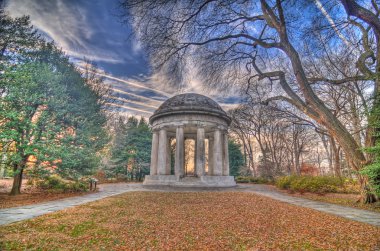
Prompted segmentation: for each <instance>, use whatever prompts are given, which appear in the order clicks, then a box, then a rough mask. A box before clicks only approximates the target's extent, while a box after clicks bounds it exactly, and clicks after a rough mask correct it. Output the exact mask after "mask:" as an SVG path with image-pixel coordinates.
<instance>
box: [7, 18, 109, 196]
mask: <svg viewBox="0 0 380 251" xmlns="http://www.w3.org/2000/svg"><path fill="white" fill-rule="evenodd" d="M0 21H1V29H0V34H3V33H4V34H7V36H10V37H12V38H9V37H1V36H0V37H1V38H0V50H2V51H1V55H0V59H1V69H0V70H1V73H0V74H1V78H0V146H1V147H2V148H3V147H5V146H7V147H8V148H9V150H7V152H6V153H3V154H6V155H7V156H6V160H7V163H5V165H6V166H8V167H12V169H13V171H14V174H15V175H22V172H23V169H25V166H26V163H27V161H28V159H29V158H30V157H31V156H34V157H35V159H36V160H37V162H36V165H35V166H34V168H37V169H44V168H46V167H49V166H50V167H52V166H54V168H55V170H56V172H58V173H59V174H60V175H62V176H63V177H70V178H78V177H80V176H81V175H87V174H90V173H92V172H93V171H94V170H95V168H96V167H97V166H98V165H99V162H100V158H99V156H98V155H97V153H98V152H99V151H100V150H101V149H102V148H103V147H104V145H105V144H106V143H107V142H108V140H109V138H108V135H107V133H106V131H105V128H104V127H105V124H106V117H105V114H104V112H103V110H102V99H103V97H104V92H102V91H101V88H99V84H101V83H99V81H98V80H97V79H89V78H87V77H85V76H84V75H82V73H81V72H80V71H79V70H78V69H77V68H76V67H75V66H74V65H73V64H72V63H70V62H69V59H68V58H67V57H66V56H65V55H64V53H63V52H62V51H60V50H59V49H57V48H56V47H55V46H54V44H52V43H46V42H45V41H44V40H43V39H41V38H40V37H39V36H38V35H36V33H35V31H34V30H33V28H32V27H31V26H30V23H29V19H28V18H25V17H24V18H19V19H17V18H16V19H12V18H9V17H7V16H5V14H4V13H3V12H0ZM13 37H14V38H15V39H13ZM15 48H16V49H15ZM3 159H4V158H3ZM38 173H39V172H35V174H38ZM12 191H13V189H12Z"/></svg>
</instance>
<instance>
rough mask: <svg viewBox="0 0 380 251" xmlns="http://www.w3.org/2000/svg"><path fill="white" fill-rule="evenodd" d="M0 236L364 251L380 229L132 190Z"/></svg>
mask: <svg viewBox="0 0 380 251" xmlns="http://www.w3.org/2000/svg"><path fill="white" fill-rule="evenodd" d="M0 236H2V238H1V239H2V244H1V245H2V246H0V248H1V247H2V248H3V249H15V250H23V249H42V250H51V249H65V250H67V249H71V250H74V249H75V250H78V249H102V248H103V249H106V250H131V249H132V250H135V249H160V250H161V249H164V250H171V249H191V250H199V249H211V250H231V249H232V250H247V249H250V250H252V249H253V250H268V249H280V250H284V249H285V250H299V249H306V250H315V249H317V250H318V249H326V250H329V249H330V250H331V249H333V250H335V249H340V250H347V249H350V250H370V249H374V248H375V247H379V245H380V242H379V240H380V228H376V227H374V226H370V225H366V224H362V223H358V222H354V221H350V220H346V219H342V218H338V217H336V216H332V215H328V214H324V213H320V212H317V211H315V210H312V209H307V208H302V207H297V206H293V205H289V204H286V203H282V202H278V201H275V200H272V199H269V198H266V197H261V196H258V195H254V194H246V193H239V192H194V193H185V192H183V193H165V192H133V193H132V192H131V193H126V194H123V195H119V196H114V197H110V198H107V199H103V200H101V201H97V202H92V203H89V204H86V205H82V206H79V207H75V208H70V209H66V210H64V211H60V212H57V213H53V214H49V215H45V216H42V217H39V218H37V219H34V220H29V221H25V222H20V223H16V224H12V225H9V226H5V227H3V228H2V229H1V230H0ZM22 240H23V241H22ZM376 245H377V246H376Z"/></svg>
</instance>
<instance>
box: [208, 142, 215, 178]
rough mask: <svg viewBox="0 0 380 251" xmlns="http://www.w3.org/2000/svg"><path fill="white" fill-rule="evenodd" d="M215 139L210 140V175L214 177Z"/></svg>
mask: <svg viewBox="0 0 380 251" xmlns="http://www.w3.org/2000/svg"><path fill="white" fill-rule="evenodd" d="M213 153H214V139H213V138H211V137H209V138H208V175H214V154H213Z"/></svg>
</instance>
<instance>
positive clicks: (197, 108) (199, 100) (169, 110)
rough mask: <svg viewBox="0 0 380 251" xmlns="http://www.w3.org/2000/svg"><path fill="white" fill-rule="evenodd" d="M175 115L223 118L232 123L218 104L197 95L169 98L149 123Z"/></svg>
mask: <svg viewBox="0 0 380 251" xmlns="http://www.w3.org/2000/svg"><path fill="white" fill-rule="evenodd" d="M175 114H206V115H213V116H217V117H221V118H223V119H225V120H226V121H227V123H228V124H230V122H231V119H230V118H229V117H228V116H227V114H226V112H225V111H223V109H222V108H221V107H220V105H219V104H218V103H217V102H215V101H214V100H212V99H211V98H209V97H206V96H203V95H200V94H197V93H184V94H179V95H176V96H174V97H171V98H169V99H168V100H166V101H165V102H164V103H162V104H161V105H160V107H158V109H157V110H156V111H155V112H154V113H153V115H152V116H151V117H150V119H149V121H150V123H153V121H154V120H156V119H157V118H159V117H163V116H169V115H175Z"/></svg>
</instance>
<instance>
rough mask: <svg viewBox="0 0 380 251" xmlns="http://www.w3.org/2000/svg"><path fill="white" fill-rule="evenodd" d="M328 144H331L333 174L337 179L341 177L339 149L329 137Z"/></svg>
mask: <svg viewBox="0 0 380 251" xmlns="http://www.w3.org/2000/svg"><path fill="white" fill-rule="evenodd" d="M330 144H331V149H332V153H333V159H334V174H335V176H337V177H339V178H340V177H341V176H342V172H341V168H340V155H339V153H340V152H339V149H338V147H337V146H336V143H335V140H334V139H333V138H331V137H330Z"/></svg>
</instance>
